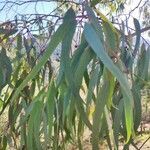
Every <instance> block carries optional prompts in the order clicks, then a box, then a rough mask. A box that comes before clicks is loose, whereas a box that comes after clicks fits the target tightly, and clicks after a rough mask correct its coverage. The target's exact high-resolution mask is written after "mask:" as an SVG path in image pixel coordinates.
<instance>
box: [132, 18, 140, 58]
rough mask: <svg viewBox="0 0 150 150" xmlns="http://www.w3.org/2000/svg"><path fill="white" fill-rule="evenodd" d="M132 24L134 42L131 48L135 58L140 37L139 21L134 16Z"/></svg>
mask: <svg viewBox="0 0 150 150" xmlns="http://www.w3.org/2000/svg"><path fill="white" fill-rule="evenodd" d="M134 26H135V31H136V43H135V46H134V50H133V57H134V58H135V57H136V55H137V52H138V50H139V47H140V38H141V28H140V23H139V21H138V20H137V19H136V18H134Z"/></svg>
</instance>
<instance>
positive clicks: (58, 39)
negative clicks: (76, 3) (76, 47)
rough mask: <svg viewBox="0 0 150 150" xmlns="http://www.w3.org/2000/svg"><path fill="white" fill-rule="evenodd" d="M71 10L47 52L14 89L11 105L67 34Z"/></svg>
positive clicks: (52, 39)
mask: <svg viewBox="0 0 150 150" xmlns="http://www.w3.org/2000/svg"><path fill="white" fill-rule="evenodd" d="M72 13H73V11H72V10H70V9H69V10H68V11H67V13H66V15H65V17H64V22H63V24H62V25H60V27H59V28H58V29H57V31H56V32H55V33H54V35H53V36H52V38H51V41H50V43H49V44H48V47H47V50H46V51H45V52H44V54H43V56H42V58H41V59H40V60H39V62H38V64H37V65H36V66H34V67H33V69H32V71H31V72H30V73H29V75H28V76H27V77H26V78H25V80H23V82H22V83H21V85H20V86H19V87H18V88H17V89H16V91H15V93H14V95H13V97H12V100H11V103H13V101H15V100H16V99H17V97H18V95H19V93H20V92H21V90H22V89H23V88H24V87H25V86H26V85H27V84H28V82H29V81H30V80H32V79H33V78H34V77H35V76H36V75H37V73H38V72H39V71H40V69H41V68H42V67H43V66H44V64H45V63H46V62H47V60H48V59H49V58H50V55H51V54H52V52H53V51H54V50H55V49H56V47H57V46H58V44H59V43H60V42H61V41H62V40H63V39H64V38H65V36H66V35H67V34H68V32H69V30H68V28H70V25H72V23H71V22H72Z"/></svg>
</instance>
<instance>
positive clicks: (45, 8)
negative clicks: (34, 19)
mask: <svg viewBox="0 0 150 150" xmlns="http://www.w3.org/2000/svg"><path fill="white" fill-rule="evenodd" d="M2 6H3V4H1V3H0V8H2ZM55 7H56V4H55V3H54V2H38V3H37V5H36V10H35V3H28V4H25V5H22V6H14V7H12V8H11V9H10V8H9V5H8V6H7V7H5V9H4V10H3V11H1V12H0V22H3V21H6V20H12V19H13V18H14V16H15V15H16V14H17V13H18V14H34V13H44V14H48V13H50V12H51V11H52V10H53V9H54V8H55ZM36 11H37V12H36Z"/></svg>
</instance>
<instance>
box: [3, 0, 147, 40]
mask: <svg viewBox="0 0 150 150" xmlns="http://www.w3.org/2000/svg"><path fill="white" fill-rule="evenodd" d="M2 1H6V0H0V8H1V7H2V6H3V5H2V3H1V2H2ZM11 1H16V2H17V0H11ZM140 1H141V0H127V4H126V5H125V10H124V13H125V14H128V13H129V12H130V11H131V10H133V9H134V8H135V7H136V6H137V5H138V4H140V5H139V7H141V6H142V5H143V4H144V2H145V1H147V0H142V1H141V3H140ZM56 7H57V5H56V3H55V2H38V3H37V5H36V10H35V3H28V4H25V5H23V6H19V7H18V6H15V7H13V8H12V9H10V8H9V7H6V8H5V10H4V11H2V12H0V22H3V21H7V20H13V19H14V17H15V15H16V14H17V13H18V14H34V13H42V14H43V13H44V14H48V13H50V12H51V11H52V10H53V9H54V8H56ZM133 17H134V18H137V19H138V20H139V22H140V23H141V22H142V16H140V14H139V9H135V10H134V11H133V12H132V13H131V17H130V18H129V26H130V27H131V28H134V24H133ZM121 19H123V20H124V19H125V17H124V16H122V17H121ZM143 36H144V37H145V38H146V39H147V38H148V36H147V33H143Z"/></svg>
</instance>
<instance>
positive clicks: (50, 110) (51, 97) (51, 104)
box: [46, 82, 57, 136]
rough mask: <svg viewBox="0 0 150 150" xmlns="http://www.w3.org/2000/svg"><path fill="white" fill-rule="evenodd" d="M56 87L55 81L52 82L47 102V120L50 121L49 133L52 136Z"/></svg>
mask: <svg viewBox="0 0 150 150" xmlns="http://www.w3.org/2000/svg"><path fill="white" fill-rule="evenodd" d="M56 92H57V90H56V87H55V85H54V82H52V83H51V84H50V86H49V88H48V92H47V102H46V112H47V122H48V134H49V136H52V126H53V117H54V109H55V95H56Z"/></svg>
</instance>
